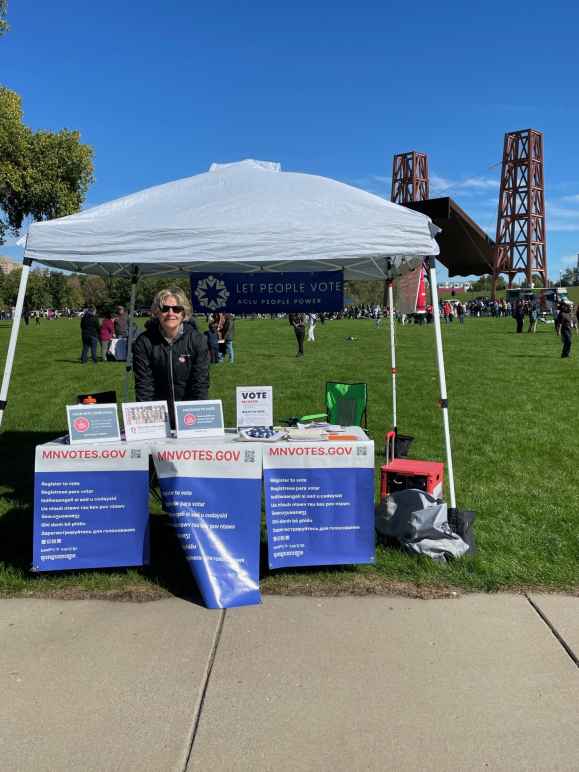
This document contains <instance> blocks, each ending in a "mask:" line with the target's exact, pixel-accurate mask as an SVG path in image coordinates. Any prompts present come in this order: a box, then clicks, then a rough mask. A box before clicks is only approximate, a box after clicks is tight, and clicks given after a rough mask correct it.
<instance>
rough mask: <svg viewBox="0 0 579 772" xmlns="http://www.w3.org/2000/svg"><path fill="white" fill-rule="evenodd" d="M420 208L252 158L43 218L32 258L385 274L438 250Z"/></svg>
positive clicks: (115, 265)
mask: <svg viewBox="0 0 579 772" xmlns="http://www.w3.org/2000/svg"><path fill="white" fill-rule="evenodd" d="M437 232H438V228H437V227H436V226H435V225H433V224H432V222H431V220H430V219H429V218H428V217H426V216H425V215H423V214H420V213H419V212H413V211H411V210H410V209H406V208H404V207H401V206H398V205H397V204H392V203H390V202H388V201H386V200H384V199H382V198H380V197H379V196H375V195H372V194H371V193H367V192H365V191H363V190H359V189H358V188H353V187H351V186H349V185H345V184H344V183H341V182H337V181H336V180H332V179H328V178H326V177H319V176H315V175H311V174H298V173H294V172H282V171H281V169H280V166H279V164H275V163H270V162H264V161H254V160H245V161H241V162H239V163H234V164H213V165H212V167H211V169H210V170H209V172H206V173H204V174H198V175H195V176H194V177H187V178H185V179H182V180H177V181H175V182H169V183H167V184H165V185H158V186H156V187H153V188H148V189H146V190H143V191H140V192H139V193H134V194H132V195H130V196H125V197H123V198H119V199H117V200H115V201H110V202H108V203H106V204H102V205H100V206H96V207H93V208H91V209H86V210H85V211H82V212H80V213H78V214H74V215H70V216H69V217H62V218H59V219H56V220H48V221H44V222H38V223H34V224H32V225H31V226H30V229H29V232H28V237H27V239H26V248H25V252H24V256H25V257H26V258H30V259H32V260H35V261H38V262H40V263H42V264H44V265H48V266H53V267H57V268H62V269H65V270H69V271H80V272H84V273H93V274H100V275H117V276H123V275H124V276H126V275H129V274H131V272H132V271H133V270H134V267H135V266H139V272H140V274H141V275H171V274H179V273H189V272H191V271H215V272H234V271H235V272H255V271H323V270H337V269H343V270H344V274H345V278H348V279H373V278H383V277H384V276H385V274H386V270H387V259H388V258H390V259H391V260H392V262H393V264H394V267H395V268H397V269H398V270H404V268H405V267H406V266H407V265H408V266H410V267H413V266H414V265H416V263H417V261H418V259H419V258H418V257H417V256H423V255H436V254H438V251H439V249H438V244H437V243H436V241H435V238H434V237H435V235H436V233H437Z"/></svg>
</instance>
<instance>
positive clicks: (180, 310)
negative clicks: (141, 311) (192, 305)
mask: <svg viewBox="0 0 579 772" xmlns="http://www.w3.org/2000/svg"><path fill="white" fill-rule="evenodd" d="M184 310H185V308H184V307H183V306H161V312H162V313H163V314H168V313H169V311H174V312H175V313H176V314H182V313H183V311H184Z"/></svg>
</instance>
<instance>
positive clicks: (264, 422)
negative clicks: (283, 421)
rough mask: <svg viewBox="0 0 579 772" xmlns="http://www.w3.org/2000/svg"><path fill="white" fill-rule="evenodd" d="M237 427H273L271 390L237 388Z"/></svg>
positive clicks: (257, 387)
mask: <svg viewBox="0 0 579 772" xmlns="http://www.w3.org/2000/svg"><path fill="white" fill-rule="evenodd" d="M236 391H237V426H238V427H239V428H243V427H246V426H273V388H272V387H271V386H238V387H237V390H236Z"/></svg>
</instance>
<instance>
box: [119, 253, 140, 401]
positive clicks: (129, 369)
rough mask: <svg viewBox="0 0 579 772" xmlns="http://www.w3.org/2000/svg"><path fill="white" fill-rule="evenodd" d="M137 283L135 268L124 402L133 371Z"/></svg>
mask: <svg viewBox="0 0 579 772" xmlns="http://www.w3.org/2000/svg"><path fill="white" fill-rule="evenodd" d="M138 281H139V269H138V268H135V269H134V270H133V275H132V277H131V300H130V303H129V324H128V329H127V332H128V334H129V337H128V339H127V366H126V367H125V388H124V390H123V391H124V395H125V399H124V401H125V402H128V401H129V380H130V377H131V372H132V370H133V326H134V320H135V299H136V296H137V283H138Z"/></svg>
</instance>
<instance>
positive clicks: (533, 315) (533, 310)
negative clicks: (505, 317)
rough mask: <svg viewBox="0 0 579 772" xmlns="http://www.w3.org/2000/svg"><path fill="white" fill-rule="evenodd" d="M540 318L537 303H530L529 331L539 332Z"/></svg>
mask: <svg viewBox="0 0 579 772" xmlns="http://www.w3.org/2000/svg"><path fill="white" fill-rule="evenodd" d="M538 320H539V309H538V308H537V305H536V303H531V304H530V305H529V332H537V322H538Z"/></svg>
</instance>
